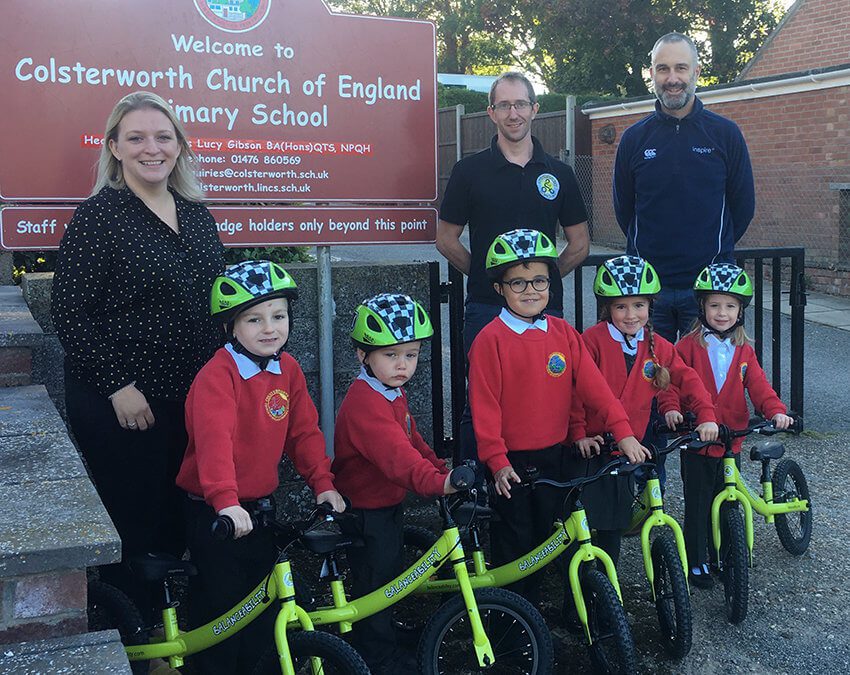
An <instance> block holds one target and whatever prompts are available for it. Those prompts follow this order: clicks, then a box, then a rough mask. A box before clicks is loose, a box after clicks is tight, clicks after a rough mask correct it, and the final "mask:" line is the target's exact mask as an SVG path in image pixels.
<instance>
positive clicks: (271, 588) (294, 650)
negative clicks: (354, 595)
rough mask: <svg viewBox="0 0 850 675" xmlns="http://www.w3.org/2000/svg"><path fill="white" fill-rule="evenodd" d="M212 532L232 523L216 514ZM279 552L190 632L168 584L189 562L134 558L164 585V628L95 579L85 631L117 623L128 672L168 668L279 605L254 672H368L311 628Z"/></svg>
mask: <svg viewBox="0 0 850 675" xmlns="http://www.w3.org/2000/svg"><path fill="white" fill-rule="evenodd" d="M264 502H265V507H266V508H265V511H260V512H258V513H255V514H252V517H253V519H254V521H255V524H256V526H258V527H259V526H263V523H262V522H261V521H262V520H263V519H264V518H266V517H268V514H270V513H271V511H272V510H273V506H272V505H271V501H270V500H259V503H260V505H261V508H262V506H263V503H264ZM331 513H332V512H331V510H330V507H329V506H328V505H326V504H320V505H318V506H317V508H316V509H315V511H314V512H313V513H312V514H311V516H310V518H309V519H308V520H307V521H305V522H304V523H300V524H296V525H292V526H288V528H287V529H288V530H289V531H290V532H291V531H293V530H295V531H307V530H309V529H310V528H311V527H313V526H314V524H315V523H317V522H321V521H322V520H324V519H325V518H327V517H331ZM213 535H214V536H215V537H216V538H220V539H224V538H227V537H232V535H233V523H232V521H231V520H230V519H229V518H226V517H225V518H219V519H218V520H217V521H216V522H215V523H214V524H213ZM286 548H287V546H285V545H284V546H281V547H280V553H279V555H278V558H277V561H276V562H275V564H274V567H273V568H272V570H271V571H270V572H269V575H268V576H267V577H266V578H265V579H263V580H261V581H260V582H259V584H257V586H256V587H255V588H254V590H252V591H251V592H250V593H249V594H248V595H247V596H246V597H245V599H244V600H243V601H242V602H240V603H239V604H237V605H236V606H234V607H232V608H231V609H229V610H228V611H227V612H225V613H224V614H222V615H221V616H219V617H218V618H216V619H214V620H213V621H210V622H209V623H207V624H205V625H203V626H200V627H198V628H195V629H194V630H190V631H186V632H184V631H181V630H180V628H179V626H178V616H177V607H178V605H179V602H177V601H176V600H175V599H174V596H173V593H172V588H173V584H174V581H175V579H176V578H178V577H188V576H194V575H195V574H197V569H196V568H195V566H194V565H193V564H192V563H191V562H187V561H183V560H179V559H177V558H175V557H174V556H169V555H164V554H157V555H153V554H151V555H146V556H139V557H136V558H133V559H132V560H131V561H130V568H131V569H132V571H133V573H134V574H135V575H136V576H137V577H138V578H140V579H143V580H145V581H147V582H153V583H160V584H161V585H162V592H163V595H162V629H161V630H160V631H157V633H160V634H158V635H155V636H154V635H152V632H153V628H154V627H146V626H145V625H144V622H143V619H142V617H141V614H140V613H139V610H138V609H137V608H136V606H135V605H134V604H133V602H132V601H131V600H130V599H129V598H128V597H127V596H126V595H125V594H124V593H123V592H122V591H120V590H118V589H117V588H115V587H113V586H110V585H109V584H106V583H104V582H101V581H98V580H91V581H89V585H88V592H89V598H88V610H89V630H101V629H104V628H117V629H118V632H119V633H120V635H121V641H122V642H123V643H124V648H125V651H126V653H127V658H128V659H129V660H130V666H131V668H132V670H133V673H137V674H141V673H147V672H148V668H149V663H150V661H151V660H153V659H165V660H167V661H168V664H169V666H170V667H171V668H172V669H178V668H181V667H182V666H183V665H184V660H185V659H186V657H189V656H191V655H193V654H197V653H198V652H201V651H203V650H205V649H209V648H210V647H213V646H215V645H217V644H219V643H220V642H223V641H224V640H227V639H229V638H231V637H233V636H234V635H236V634H237V633H239V632H240V631H241V630H243V629H244V628H245V627H246V626H247V625H248V624H250V623H251V622H252V621H254V620H255V619H256V618H257V617H258V616H259V615H260V614H262V613H263V612H265V611H267V610H268V609H270V608H272V607H275V606H276V605H277V602H275V601H279V603H280V604H279V609H278V613H277V617H276V619H275V625H274V637H273V639H272V636H271V635H270V636H269V644H270V645H272V644H273V647H272V646H270V647H269V650H268V652H267V653H266V654H264V655H263V657H262V659H261V660H260V662H259V663H258V665H257V667H256V670H255V671H254V672H255V673H260V674H263V675H265V674H267V673H284V674H286V675H295V674H297V673H310V674H312V675H319V674H320V673H321V674H325V675H330V674H331V673H335V674H339V675H342V674H344V673H345V674H348V673H350V674H352V675H368V673H369V669H368V668H367V666H366V663H365V662H364V661H363V659H362V658H361V657H360V655H359V654H358V653H357V652H356V651H354V649H353V648H352V647H351V646H350V645H349V644H348V643H347V642H345V641H344V640H342V639H341V638H339V637H337V636H335V635H331V634H330V633H326V632H319V631H315V630H314V629H313V623H312V622H311V620H310V618H309V617H308V616H307V613H306V612H305V610H304V609H303V608H301V607H300V606H298V604H296V594H297V589H296V587H295V583H294V580H293V574H292V568H291V565H290V562H289V559H288V557H287V553H286Z"/></svg>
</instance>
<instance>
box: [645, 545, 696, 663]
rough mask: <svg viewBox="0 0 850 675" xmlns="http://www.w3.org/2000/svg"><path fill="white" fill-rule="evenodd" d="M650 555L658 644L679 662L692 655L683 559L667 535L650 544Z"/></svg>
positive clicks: (688, 604) (690, 619)
mask: <svg viewBox="0 0 850 675" xmlns="http://www.w3.org/2000/svg"><path fill="white" fill-rule="evenodd" d="M651 553H652V566H653V569H654V570H655V580H654V582H653V585H654V586H655V589H654V590H655V611H656V613H657V614H658V623H659V625H660V626H661V641H662V642H663V643H664V649H666V650H667V653H668V654H670V656H672V657H673V658H674V659H682V658H684V657H685V656H686V655H687V654H688V652H690V651H691V645H692V640H693V624H692V616H691V596H690V595H689V594H688V583H687V580H686V579H685V572H684V568H683V567H682V559H681V558H680V557H679V550H678V549H677V548H676V544H675V542H674V541H673V540H672V539H671V538H670V537H669V536H668V535H667V534H666V533H665V534H662V535H660V536H658V537H656V539H655V541H653V542H652V549H651Z"/></svg>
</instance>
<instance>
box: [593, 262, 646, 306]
mask: <svg viewBox="0 0 850 675" xmlns="http://www.w3.org/2000/svg"><path fill="white" fill-rule="evenodd" d="M660 291H661V281H660V280H659V279H658V274H657V273H656V271H655V268H654V267H653V266H652V265H651V264H650V263H648V262H647V261H646V260H644V259H643V258H638V257H637V256H634V255H620V256H617V257H616V258H610V259H609V260H606V261H605V262H604V263H602V264H601V265H600V266H599V269H598V270H596V278H595V279H594V281H593V293H594V294H595V295H596V297H597V298H624V297H628V296H632V295H646V296H648V297H652V296H653V295H655V294H657V293H658V292H660Z"/></svg>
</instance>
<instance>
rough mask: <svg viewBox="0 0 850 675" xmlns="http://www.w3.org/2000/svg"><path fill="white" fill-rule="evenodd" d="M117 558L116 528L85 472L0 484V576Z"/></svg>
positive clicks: (119, 551) (113, 560) (74, 566)
mask: <svg viewBox="0 0 850 675" xmlns="http://www.w3.org/2000/svg"><path fill="white" fill-rule="evenodd" d="M120 558H121V545H120V539H119V538H118V533H117V532H116V531H115V527H114V526H113V525H112V521H111V520H110V519H109V515H108V514H107V513H106V509H105V508H104V506H103V504H102V503H101V501H100V498H99V497H98V495H97V492H96V491H95V489H94V485H92V483H91V481H90V480H89V479H88V478H87V477H82V478H70V479H65V480H52V481H47V482H43V483H23V484H19V485H6V486H3V488H2V489H0V578H2V577H7V576H16V575H21V574H37V573H40V572H46V571H51V570H55V569H58V568H82V567H94V566H97V565H105V564H107V563H111V562H116V561H118V560H119V559H120Z"/></svg>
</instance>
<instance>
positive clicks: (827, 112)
mask: <svg viewBox="0 0 850 675" xmlns="http://www.w3.org/2000/svg"><path fill="white" fill-rule="evenodd" d="M842 1H843V2H845V3H846V4H847V6H848V8H850V0H842ZM709 109H711V110H713V111H714V112H716V113H718V114H720V115H723V116H725V117H728V118H730V119H733V120H734V121H735V122H736V123H737V124H738V125H739V126H740V127H741V130H742V132H743V134H744V137H745V138H746V139H747V144H748V146H749V149H750V154H751V157H752V163H753V172H754V175H755V181H756V203H757V206H756V214H755V217H754V218H753V222H752V224H751V225H750V228H749V230H748V231H747V234H746V235H745V236H744V238H743V239H742V240H741V242H740V245H741V246H804V247H805V248H806V255H807V262H808V263H809V264H810V266H811V267H812V268H819V271H818V272H817V273H815V271H814V270H810V271H808V274H809V277H810V279H811V280H812V281H813V282H818V283H817V287H820V290H825V291H827V292H833V293H835V292H840V291H841V290H847V286H848V281H847V280H848V279H850V260H847V259H846V251H847V245H848V242H847V241H846V239H847V237H848V233H847V232H846V225H844V226H842V225H841V218H840V215H841V213H840V212H841V209H840V204H839V198H840V197H839V194H840V193H839V192H838V191H836V190H831V189H830V184H834V183H850V168H849V167H850V87H836V88H833V89H822V90H818V91H811V92H803V93H796V94H788V95H783V96H769V97H765V98H758V99H751V100H745V101H735V102H727V103H719V104H715V105H710V106H709ZM642 117H643V114H639V115H624V116H621V117H614V118H603V119H596V120H593V200H592V201H593V204H592V208H593V223H594V230H593V238H594V241H595V242H597V243H600V244H611V245H620V246H621V245H623V242H624V239H623V235H622V233H621V232H620V230H619V228H618V227H617V225H616V221H615V219H614V213H613V208H612V206H611V170H612V167H613V159H614V154H615V153H616V147H617V142H619V139H620V137H621V135H622V132H623V130H624V129H625V128H626V127H628V126H629V125H630V124H632V123H634V122H635V121H637V120H638V119H641V118H642ZM607 124H613V125H614V127H615V129H616V139H617V140H616V141H615V143H614V144H613V145H607V144H605V143H602V142H601V141H600V140H599V138H598V133H597V132H598V130H599V129H600V128H601V127H603V126H605V125H607ZM842 227H844V229H845V231H844V232H843V235H842ZM842 237H843V240H842ZM841 251H844V253H843V254H840V253H839V252H841ZM821 286H822V287H821Z"/></svg>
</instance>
